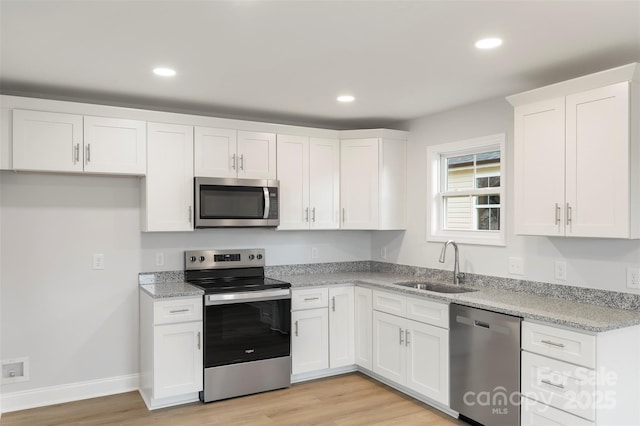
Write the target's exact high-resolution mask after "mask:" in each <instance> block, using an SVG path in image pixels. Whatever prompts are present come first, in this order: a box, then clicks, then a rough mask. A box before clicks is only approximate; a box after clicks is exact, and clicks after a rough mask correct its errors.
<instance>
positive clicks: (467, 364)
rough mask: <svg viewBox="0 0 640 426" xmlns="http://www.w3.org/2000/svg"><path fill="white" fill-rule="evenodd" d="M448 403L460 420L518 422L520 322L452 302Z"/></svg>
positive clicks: (509, 425) (502, 425)
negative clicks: (458, 414) (459, 415)
mask: <svg viewBox="0 0 640 426" xmlns="http://www.w3.org/2000/svg"><path fill="white" fill-rule="evenodd" d="M449 312H450V313H449V315H450V327H451V330H450V335H449V354H450V355H449V356H450V373H449V374H450V392H451V394H450V403H451V408H452V409H453V410H455V411H457V412H458V413H460V414H461V419H462V420H468V419H470V420H473V421H474V422H477V423H480V424H483V425H487V426H489V425H490V426H514V425H518V424H520V322H521V321H522V318H519V317H514V316H511V315H504V314H498V313H496V312H491V311H485V310H482V309H476V308H471V307H468V306H461V305H456V304H452V305H451V307H450V310H449Z"/></svg>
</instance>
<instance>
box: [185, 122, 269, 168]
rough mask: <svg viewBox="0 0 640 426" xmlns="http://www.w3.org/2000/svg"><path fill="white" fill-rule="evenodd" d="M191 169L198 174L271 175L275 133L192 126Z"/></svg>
mask: <svg viewBox="0 0 640 426" xmlns="http://www.w3.org/2000/svg"><path fill="white" fill-rule="evenodd" d="M194 152H195V156H194V171H195V175H196V176H199V177H221V178H243V179H275V178H276V135H275V134H273V133H260V132H245V131H236V130H230V129H216V128H211V127H196V128H195V140H194Z"/></svg>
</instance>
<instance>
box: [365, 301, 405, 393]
mask: <svg viewBox="0 0 640 426" xmlns="http://www.w3.org/2000/svg"><path fill="white" fill-rule="evenodd" d="M404 324H405V320H404V319H403V318H399V317H396V316H393V315H389V314H386V313H384V312H378V311H373V371H374V372H375V373H378V374H379V375H381V376H383V377H386V378H387V379H389V380H393V381H394V382H396V383H399V384H401V385H404V384H405V376H406V355H405V347H404V333H405V330H404Z"/></svg>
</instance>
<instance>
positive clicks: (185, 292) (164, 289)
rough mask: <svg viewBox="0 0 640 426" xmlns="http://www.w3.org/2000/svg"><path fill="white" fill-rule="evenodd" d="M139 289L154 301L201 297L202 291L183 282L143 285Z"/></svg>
mask: <svg viewBox="0 0 640 426" xmlns="http://www.w3.org/2000/svg"><path fill="white" fill-rule="evenodd" d="M140 288H141V289H142V290H143V291H144V292H145V293H147V294H149V295H150V296H151V297H153V298H154V299H167V298H170V297H189V296H202V295H203V294H204V290H202V289H200V288H198V287H195V286H192V285H191V284H189V283H185V282H173V283H156V284H144V285H141V286H140Z"/></svg>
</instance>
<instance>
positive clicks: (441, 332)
mask: <svg viewBox="0 0 640 426" xmlns="http://www.w3.org/2000/svg"><path fill="white" fill-rule="evenodd" d="M405 346H406V349H407V383H406V385H407V387H408V388H411V389H413V390H414V391H416V392H418V393H420V394H422V395H424V396H426V397H428V398H431V399H433V400H435V401H438V402H441V403H442V404H444V405H449V330H446V329H444V328H439V327H434V326H432V325H427V324H422V323H419V322H416V321H407V330H406V335H405Z"/></svg>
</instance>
